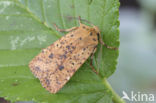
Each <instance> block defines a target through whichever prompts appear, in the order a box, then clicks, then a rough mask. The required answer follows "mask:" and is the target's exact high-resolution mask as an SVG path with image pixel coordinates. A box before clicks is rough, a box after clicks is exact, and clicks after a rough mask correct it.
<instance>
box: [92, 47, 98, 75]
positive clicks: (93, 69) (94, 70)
mask: <svg viewBox="0 0 156 103" xmlns="http://www.w3.org/2000/svg"><path fill="white" fill-rule="evenodd" d="M95 51H96V47H95V48H94V50H93V52H92V54H91V61H90V66H91V68H92V71H93V72H95V73H96V74H99V73H98V72H97V71H96V69H95V68H94V66H93V57H94V54H95Z"/></svg>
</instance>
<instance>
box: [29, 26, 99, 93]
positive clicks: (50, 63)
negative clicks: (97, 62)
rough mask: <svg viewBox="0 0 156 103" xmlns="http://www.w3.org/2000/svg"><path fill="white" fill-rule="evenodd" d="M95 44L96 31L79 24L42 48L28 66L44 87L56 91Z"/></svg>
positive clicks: (88, 54)
mask: <svg viewBox="0 0 156 103" xmlns="http://www.w3.org/2000/svg"><path fill="white" fill-rule="evenodd" d="M97 44H98V36H97V32H96V31H95V30H94V28H91V27H89V26H86V25H84V24H82V25H80V27H78V28H77V29H76V30H73V31H71V32H69V33H67V35H65V36H63V37H62V38H60V39H59V40H57V41H56V42H54V43H53V44H52V45H50V46H48V47H47V48H45V49H43V50H42V52H41V53H40V54H38V55H37V56H36V57H35V58H34V59H33V60H32V61H31V62H30V63H29V67H30V70H31V71H32V73H33V74H34V75H35V76H36V77H37V78H39V80H40V82H41V84H42V86H43V87H44V88H46V89H47V90H48V91H49V92H51V93H56V92H58V91H59V90H60V89H61V88H62V87H63V86H64V85H65V84H66V83H67V82H68V81H69V79H70V78H71V77H72V76H73V74H74V73H75V72H76V71H77V70H78V69H79V68H80V66H81V65H82V64H83V63H84V62H85V61H86V60H87V59H88V57H89V56H90V55H91V54H92V52H93V51H94V50H95V49H96V46H97Z"/></svg>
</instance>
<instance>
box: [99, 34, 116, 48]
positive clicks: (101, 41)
mask: <svg viewBox="0 0 156 103" xmlns="http://www.w3.org/2000/svg"><path fill="white" fill-rule="evenodd" d="M99 41H100V43H101V44H102V45H103V46H105V47H106V48H108V49H113V50H118V48H116V47H111V46H108V45H107V44H105V43H104V42H103V40H102V38H101V35H100V34H99Z"/></svg>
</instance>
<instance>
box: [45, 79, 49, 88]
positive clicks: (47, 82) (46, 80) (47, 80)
mask: <svg viewBox="0 0 156 103" xmlns="http://www.w3.org/2000/svg"><path fill="white" fill-rule="evenodd" d="M45 82H46V84H47V86H49V85H50V80H49V79H47V78H46V79H45Z"/></svg>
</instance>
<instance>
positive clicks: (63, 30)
mask: <svg viewBox="0 0 156 103" xmlns="http://www.w3.org/2000/svg"><path fill="white" fill-rule="evenodd" d="M54 27H55V28H56V30H57V31H59V32H71V31H73V30H76V29H77V28H78V27H72V28H70V29H60V28H58V26H57V25H56V24H54Z"/></svg>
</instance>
